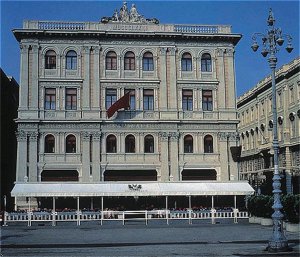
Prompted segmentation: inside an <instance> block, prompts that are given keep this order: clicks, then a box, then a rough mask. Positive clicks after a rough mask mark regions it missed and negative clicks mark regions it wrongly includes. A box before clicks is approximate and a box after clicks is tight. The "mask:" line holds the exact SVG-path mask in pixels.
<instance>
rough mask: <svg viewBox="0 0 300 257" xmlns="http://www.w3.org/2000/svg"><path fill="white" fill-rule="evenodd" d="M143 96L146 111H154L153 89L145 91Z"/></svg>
mask: <svg viewBox="0 0 300 257" xmlns="http://www.w3.org/2000/svg"><path fill="white" fill-rule="evenodd" d="M143 96H144V97H143V101H144V110H145V111H147V110H154V95H153V89H144V92H143Z"/></svg>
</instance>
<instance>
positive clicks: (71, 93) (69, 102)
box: [66, 88, 77, 110]
mask: <svg viewBox="0 0 300 257" xmlns="http://www.w3.org/2000/svg"><path fill="white" fill-rule="evenodd" d="M66 110H77V89H76V88H67V89H66Z"/></svg>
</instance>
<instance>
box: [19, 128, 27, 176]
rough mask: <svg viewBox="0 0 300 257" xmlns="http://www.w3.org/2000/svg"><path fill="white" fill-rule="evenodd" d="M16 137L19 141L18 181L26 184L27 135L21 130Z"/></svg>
mask: <svg viewBox="0 0 300 257" xmlns="http://www.w3.org/2000/svg"><path fill="white" fill-rule="evenodd" d="M16 136H17V141H18V150H17V172H16V181H17V182H24V178H25V177H26V176H27V133H26V132H25V131H24V130H19V131H18V132H17V133H16Z"/></svg>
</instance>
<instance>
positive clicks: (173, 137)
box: [169, 132, 179, 181]
mask: <svg viewBox="0 0 300 257" xmlns="http://www.w3.org/2000/svg"><path fill="white" fill-rule="evenodd" d="M178 139H179V133H178V132H171V133H170V145H171V146H170V153H169V154H170V165H171V167H170V169H171V172H170V173H171V174H170V181H179V165H178Z"/></svg>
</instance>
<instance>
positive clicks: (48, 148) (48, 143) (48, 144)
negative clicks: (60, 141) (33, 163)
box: [45, 135, 55, 153]
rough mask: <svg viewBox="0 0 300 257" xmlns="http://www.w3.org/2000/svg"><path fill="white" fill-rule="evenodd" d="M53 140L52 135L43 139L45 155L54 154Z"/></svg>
mask: <svg viewBox="0 0 300 257" xmlns="http://www.w3.org/2000/svg"><path fill="white" fill-rule="evenodd" d="M54 149H55V138H54V136H53V135H47V136H46V137H45V153H54V151H55V150H54Z"/></svg>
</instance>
